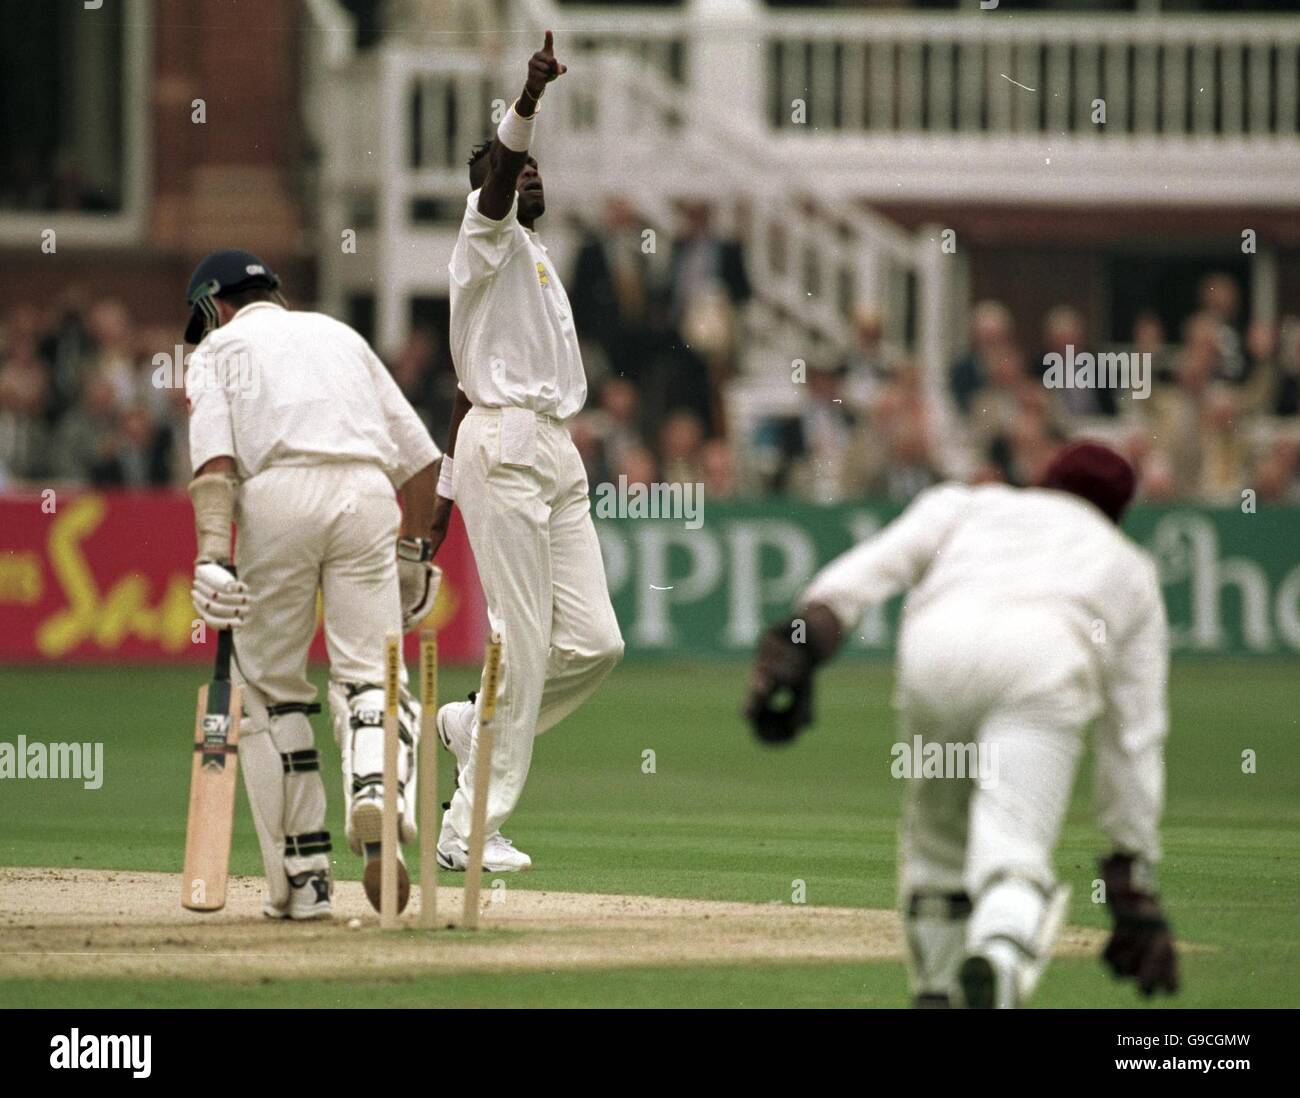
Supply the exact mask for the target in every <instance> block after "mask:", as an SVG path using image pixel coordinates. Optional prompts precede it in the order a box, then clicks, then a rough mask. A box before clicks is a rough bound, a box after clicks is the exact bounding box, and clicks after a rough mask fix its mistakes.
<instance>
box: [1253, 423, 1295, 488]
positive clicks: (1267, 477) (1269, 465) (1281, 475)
mask: <svg viewBox="0 0 1300 1098" xmlns="http://www.w3.org/2000/svg"><path fill="white" fill-rule="evenodd" d="M1251 482H1252V484H1253V486H1254V488H1255V490H1256V491H1257V492H1258V493H1259V499H1260V502H1262V503H1291V504H1296V503H1300V443H1297V442H1296V440H1295V439H1292V438H1279V439H1276V440H1275V441H1274V443H1273V445H1272V446H1270V447H1269V448H1268V449H1267V450H1266V451H1265V452H1264V454H1263V455H1262V456H1261V457H1260V460H1259V462H1258V464H1257V465H1256V466H1255V471H1254V473H1253V475H1252V477H1251Z"/></svg>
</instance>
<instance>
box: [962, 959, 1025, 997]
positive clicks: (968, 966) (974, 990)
mask: <svg viewBox="0 0 1300 1098" xmlns="http://www.w3.org/2000/svg"><path fill="white" fill-rule="evenodd" d="M957 984H958V986H959V987H960V988H961V998H962V1000H963V1001H964V1003H965V1005H966V1007H967V1008H968V1009H971V1010H988V1009H991V1008H994V1007H1003V1008H1005V1007H1014V1006H1015V1005H1016V982H1015V977H1014V975H1013V973H1012V972H1011V971H1010V970H1009V969H1008V968H1006V967H1005V966H1003V965H1000V964H999V963H998V962H997V959H996V958H995V957H994V956H991V955H989V954H984V953H973V954H971V955H970V956H969V957H967V958H966V959H965V960H964V961H962V963H961V968H960V969H958V971H957Z"/></svg>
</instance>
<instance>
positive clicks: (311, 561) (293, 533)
mask: <svg viewBox="0 0 1300 1098" xmlns="http://www.w3.org/2000/svg"><path fill="white" fill-rule="evenodd" d="M400 525H401V509H400V508H399V507H398V505H397V495H396V492H395V490H394V488H393V485H392V482H391V481H390V480H389V479H388V477H387V476H386V475H385V473H384V471H383V470H382V469H381V468H380V467H379V466H378V465H374V464H371V463H368V462H327V463H322V464H316V465H273V466H271V467H270V468H269V469H265V470H263V471H262V472H260V473H258V474H257V476H255V477H252V478H250V479H249V480H247V481H245V482H244V483H243V485H242V486H241V488H240V492H239V511H238V514H237V516H236V527H237V533H238V536H237V539H236V545H235V556H236V565H237V567H238V570H239V578H240V579H242V580H243V581H244V582H245V583H247V584H248V589H249V592H250V593H251V595H252V600H253V601H252V605H251V608H250V610H249V614H248V621H247V622H246V624H244V625H243V626H242V627H241V628H240V629H239V631H238V632H237V633H236V634H235V651H236V655H237V660H238V665H239V670H240V673H241V674H242V676H243V678H244V680H245V681H246V682H248V683H250V684H251V685H253V686H254V687H255V688H256V689H257V691H258V693H259V694H261V695H263V697H264V700H265V701H267V702H269V703H282V702H310V701H312V700H313V699H314V698H315V696H316V689H315V687H313V686H312V685H311V683H310V682H308V681H307V650H308V648H309V647H310V645H311V639H312V637H313V636H314V635H315V632H316V593H317V591H318V590H319V591H320V595H321V602H322V604H323V609H324V615H325V644H326V647H327V649H328V651H329V660H330V676H331V678H333V679H334V680H335V681H336V682H368V683H382V682H383V681H384V638H385V637H386V636H387V634H389V633H397V632H400V631H401V627H402V608H401V596H400V595H399V594H398V587H397V551H396V543H397V534H398V530H399V528H400Z"/></svg>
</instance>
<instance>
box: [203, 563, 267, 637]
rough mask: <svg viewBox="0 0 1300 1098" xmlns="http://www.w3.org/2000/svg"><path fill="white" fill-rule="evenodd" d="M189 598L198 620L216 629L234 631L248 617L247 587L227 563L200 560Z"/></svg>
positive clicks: (249, 602)
mask: <svg viewBox="0 0 1300 1098" xmlns="http://www.w3.org/2000/svg"><path fill="white" fill-rule="evenodd" d="M190 598H191V599H192V600H193V601H194V609H195V610H197V611H198V612H199V617H200V618H202V619H203V621H204V622H205V623H207V624H208V625H210V626H211V627H212V628H213V629H235V628H237V627H238V626H241V625H243V624H244V621H245V619H246V618H247V617H248V607H249V605H250V604H251V601H252V600H251V599H250V597H249V594H248V584H246V583H245V582H244V581H243V580H241V579H239V578H238V577H237V576H236V575H235V573H234V572H233V571H232V570H231V569H230V568H228V567H227V566H226V565H224V564H218V563H217V562H216V561H213V560H201V561H199V562H198V563H197V564H196V565H195V566H194V586H193V587H192V588H191V589H190Z"/></svg>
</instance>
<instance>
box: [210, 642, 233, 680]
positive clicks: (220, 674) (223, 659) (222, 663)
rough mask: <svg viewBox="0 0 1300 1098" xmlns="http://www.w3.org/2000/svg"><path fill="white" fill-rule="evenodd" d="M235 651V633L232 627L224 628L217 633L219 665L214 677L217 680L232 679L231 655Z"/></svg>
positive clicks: (213, 674)
mask: <svg viewBox="0 0 1300 1098" xmlns="http://www.w3.org/2000/svg"><path fill="white" fill-rule="evenodd" d="M234 651H235V634H234V631H233V630H231V629H223V630H221V632H219V633H218V634H217V665H216V669H215V670H214V671H213V673H212V677H213V678H214V679H215V680H216V681H217V682H229V681H230V657H231V656H232V655H233V654H234Z"/></svg>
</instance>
